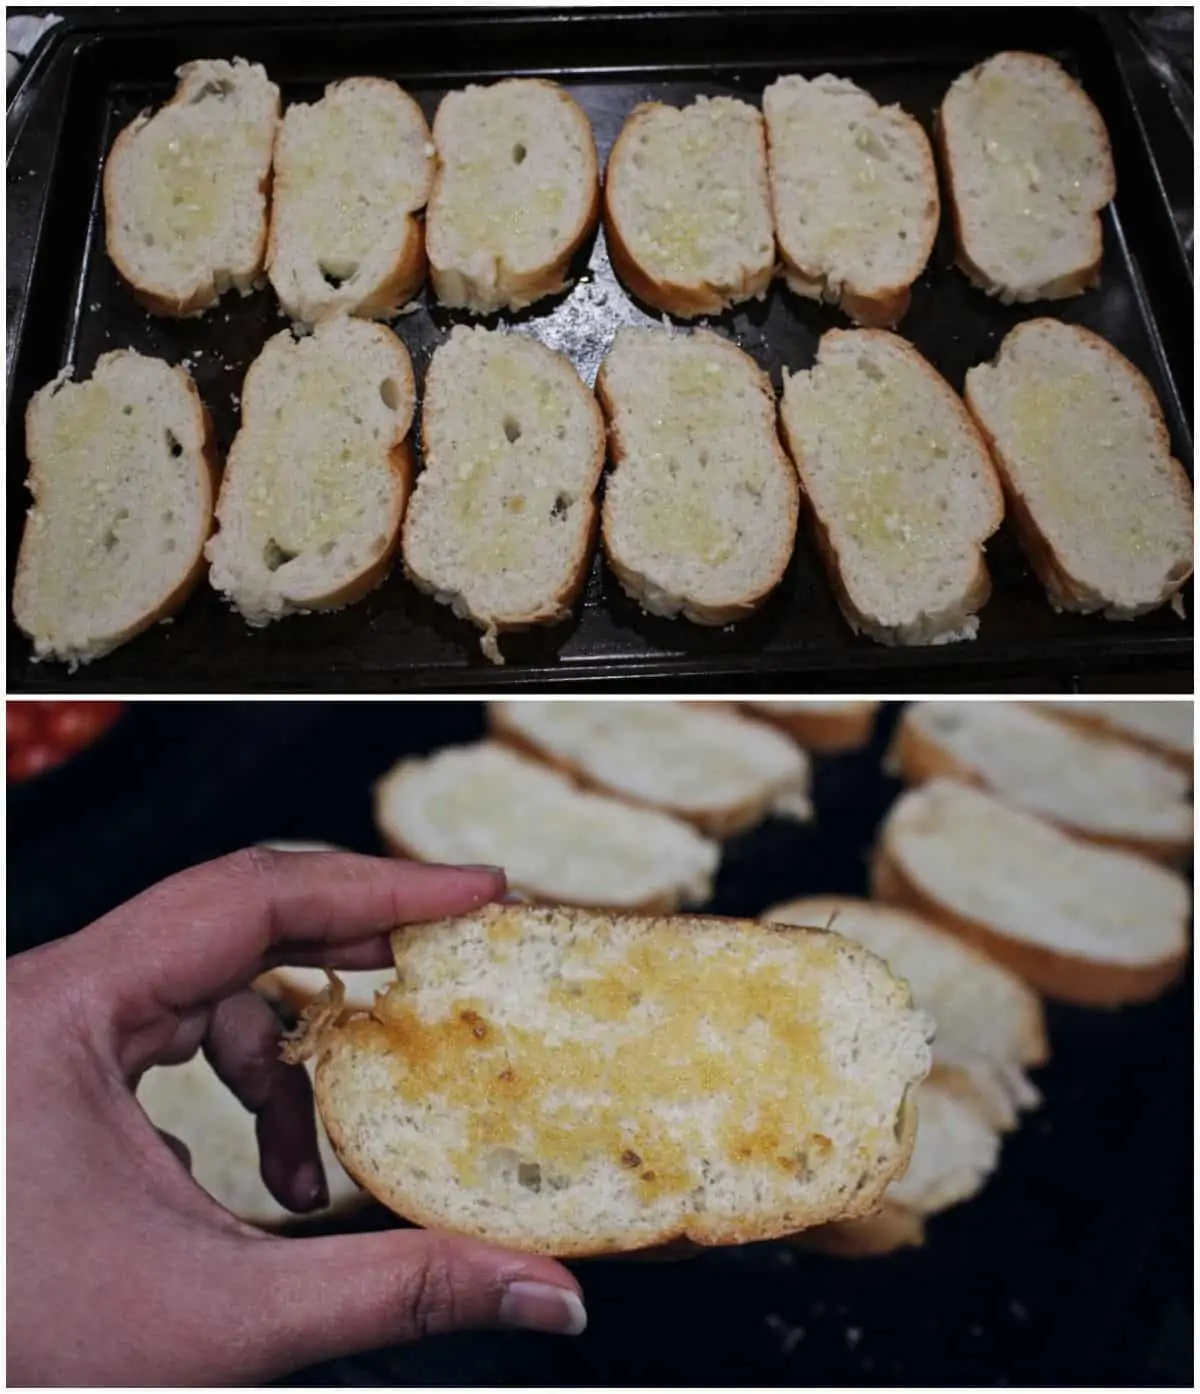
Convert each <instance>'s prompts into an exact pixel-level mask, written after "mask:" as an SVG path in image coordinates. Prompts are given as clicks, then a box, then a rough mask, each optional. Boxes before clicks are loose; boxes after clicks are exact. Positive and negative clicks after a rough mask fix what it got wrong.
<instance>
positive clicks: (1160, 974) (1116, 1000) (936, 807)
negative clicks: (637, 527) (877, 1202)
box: [873, 779, 1190, 1006]
mask: <svg viewBox="0 0 1200 1394" xmlns="http://www.w3.org/2000/svg"><path fill="white" fill-rule="evenodd" d="M873 889H874V894H875V895H876V896H877V897H878V898H879V899H880V900H884V901H888V902H890V903H891V904H894V905H900V906H904V907H906V908H908V909H911V910H913V911H915V912H916V913H918V914H921V915H925V916H927V917H928V918H930V919H933V920H934V921H935V922H936V923H938V924H940V925H942V926H944V927H945V928H947V929H949V930H952V931H953V932H954V933H955V934H958V935H961V936H962V937H963V938H964V939H966V940H967V941H968V942H969V943H973V944H974V945H976V947H978V948H981V949H983V950H984V952H985V953H988V954H990V955H991V956H992V957H993V958H995V959H996V960H997V961H998V962H1000V963H1002V964H1004V965H1005V966H1006V967H1008V968H1010V969H1012V971H1013V972H1015V973H1018V974H1020V976H1021V977H1023V978H1024V979H1025V981H1026V982H1027V983H1029V985H1030V986H1031V987H1033V988H1036V989H1037V991H1039V992H1041V993H1043V994H1044V995H1045V996H1047V997H1052V998H1056V999H1058V1000H1060V1001H1064V1002H1077V1003H1080V1004H1081V1005H1084V1006H1119V1005H1120V1004H1122V1003H1125V1002H1141V1001H1146V1000H1148V999H1150V998H1152V997H1157V996H1158V995H1159V994H1160V993H1162V992H1163V991H1165V989H1166V988H1167V987H1169V986H1170V985H1171V984H1172V983H1173V982H1174V981H1175V979H1176V978H1178V976H1179V975H1180V973H1181V972H1182V971H1183V968H1184V965H1185V964H1186V962H1187V954H1188V918H1189V910H1190V905H1189V900H1190V897H1189V893H1188V888H1187V885H1186V883H1185V882H1184V880H1183V878H1182V877H1180V876H1177V875H1176V874H1175V873H1174V872H1172V871H1168V870H1167V869H1166V868H1165V867H1161V866H1157V865H1155V863H1153V862H1149V861H1146V860H1145V859H1144V858H1142V857H1136V856H1132V855H1131V854H1129V853H1128V852H1117V851H1113V850H1111V849H1110V848H1102V847H1096V846H1093V845H1092V844H1091V843H1088V842H1082V841H1080V840H1079V839H1078V838H1074V837H1071V836H1069V835H1068V834H1067V833H1064V832H1060V831H1059V829H1058V828H1056V827H1054V826H1053V824H1051V823H1047V822H1045V821H1044V820H1043V819H1041V818H1038V817H1036V816H1035V815H1034V814H1032V813H1026V812H1025V811H1024V810H1022V809H1017V808H1012V807H1010V806H1009V805H1008V804H1005V803H1002V802H1001V801H1000V800H999V799H996V798H993V797H992V796H991V795H990V794H985V793H982V792H981V791H980V790H977V789H973V788H971V786H969V785H966V784H959V783H956V782H954V781H951V780H944V779H935V780H933V781H931V782H930V783H929V784H924V785H922V786H921V787H920V788H919V789H915V790H912V791H911V792H909V793H907V794H905V795H904V796H903V797H902V798H900V799H899V800H898V801H897V803H896V804H894V805H893V807H892V810H891V812H890V814H889V815H888V818H887V820H886V822H885V823H884V825H883V829H882V832H881V834H880V839H879V842H878V844H877V846H876V852H875V861H874V866H873Z"/></svg>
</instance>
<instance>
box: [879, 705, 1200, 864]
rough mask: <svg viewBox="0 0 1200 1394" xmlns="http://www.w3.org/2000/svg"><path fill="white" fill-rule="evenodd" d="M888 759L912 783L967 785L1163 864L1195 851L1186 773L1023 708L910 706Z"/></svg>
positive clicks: (1104, 738)
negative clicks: (940, 780) (942, 780)
mask: <svg viewBox="0 0 1200 1394" xmlns="http://www.w3.org/2000/svg"><path fill="white" fill-rule="evenodd" d="M888 758H889V763H890V764H892V765H893V766H894V768H895V770H896V772H897V773H898V774H899V775H900V776H901V778H903V779H904V780H905V781H906V782H907V783H909V784H919V783H922V782H923V781H925V780H927V779H933V778H935V777H936V776H938V775H946V776H948V777H949V778H951V779H965V780H967V781H968V782H970V783H974V784H979V785H981V786H983V787H984V788H987V789H991V790H992V791H993V792H994V793H996V794H998V795H999V796H1000V797H1001V798H1003V799H1007V800H1008V801H1009V802H1010V803H1013V804H1018V805H1019V806H1020V807H1022V808H1028V809H1029V810H1030V811H1031V812H1033V813H1039V814H1041V816H1042V817H1043V818H1048V819H1049V820H1050V821H1051V822H1053V823H1057V824H1058V825H1059V826H1060V827H1061V828H1064V829H1065V830H1066V831H1067V832H1073V833H1076V834H1077V835H1078V836H1080V837H1084V838H1087V839H1088V840H1089V841H1091V842H1100V843H1104V844H1107V845H1108V846H1111V847H1124V848H1125V849H1126V850H1127V851H1130V852H1141V853H1142V854H1143V855H1145V856H1149V857H1154V858H1155V859H1156V860H1159V861H1168V862H1169V861H1177V860H1178V859H1179V858H1181V857H1182V856H1183V855H1184V854H1185V853H1186V852H1187V850H1188V849H1189V848H1190V847H1191V845H1192V806H1191V800H1190V799H1189V797H1188V794H1189V783H1190V782H1189V780H1188V777H1187V776H1186V775H1185V774H1183V773H1182V772H1181V771H1179V770H1178V769H1176V768H1175V767H1174V766H1172V765H1170V764H1168V763H1167V761H1165V760H1160V759H1159V758H1158V757H1157V756H1156V755H1151V754H1150V753H1149V752H1146V751H1141V750H1134V749H1132V748H1130V747H1129V746H1128V745H1125V744H1123V743H1122V742H1120V741H1114V740H1110V739H1108V738H1106V737H1104V736H1101V735H1098V734H1095V733H1089V732H1085V731H1079V730H1074V729H1072V728H1071V727H1070V726H1068V725H1067V724H1066V723H1064V722H1062V721H1057V720H1055V718H1054V717H1053V716H1050V715H1043V714H1042V713H1041V712H1039V711H1036V710H1034V709H1033V708H1032V707H1029V706H1025V705H1023V704H1022V703H1020V702H917V703H914V704H913V705H912V706H910V707H909V708H908V709H907V710H906V711H905V713H904V716H903V717H902V718H901V721H900V724H899V726H898V727H897V729H896V735H895V738H894V740H893V743H892V749H891V752H890V753H889V757H888Z"/></svg>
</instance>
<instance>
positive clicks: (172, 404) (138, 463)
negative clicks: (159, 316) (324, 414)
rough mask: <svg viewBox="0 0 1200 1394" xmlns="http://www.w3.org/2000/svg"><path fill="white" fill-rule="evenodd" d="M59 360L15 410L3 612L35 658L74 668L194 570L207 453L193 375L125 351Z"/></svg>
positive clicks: (136, 630) (183, 586)
mask: <svg viewBox="0 0 1200 1394" xmlns="http://www.w3.org/2000/svg"><path fill="white" fill-rule="evenodd" d="M68 373H69V370H68V371H67V372H64V373H60V374H59V376H58V377H56V378H55V379H54V381H53V382H51V383H48V384H47V385H46V386H45V387H43V388H42V389H41V391H40V392H37V393H35V395H34V397H33V398H32V400H31V401H30V403H29V406H28V408H27V410H26V412H25V449H26V453H27V454H28V457H29V476H28V479H27V480H26V484H27V487H28V489H29V491H30V493H31V494H32V495H33V504H32V506H31V507H30V509H29V513H28V515H27V519H26V523H25V532H24V535H23V536H22V538H21V549H20V552H19V554H18V557H17V570H16V579H15V580H14V582H13V617H14V618H15V620H16V622H17V624H18V626H19V627H20V628H21V629H22V630H23V631H24V632H25V633H26V634H27V635H29V637H30V638H31V639H32V640H33V645H34V654H35V656H36V657H37V658H55V659H60V660H61V661H63V662H65V663H70V664H72V665H74V664H78V663H88V662H90V661H91V660H92V659H94V658H99V657H100V656H101V655H102V654H106V653H109V652H110V651H111V650H112V649H115V648H116V647H117V646H118V645H119V644H124V643H126V642H128V640H130V639H132V638H133V637H134V636H135V635H137V634H140V633H142V631H143V630H145V629H149V628H150V626H151V625H152V624H154V623H155V622H156V621H158V620H160V619H164V618H166V617H167V616H169V615H172V614H174V612H175V611H176V610H178V609H179V607H180V606H181V605H182V604H183V602H184V601H185V600H186V599H187V597H188V595H189V594H190V593H191V591H192V589H193V587H194V586H195V584H196V582H197V581H199V579H200V577H201V576H202V575H203V574H204V542H205V539H206V538H207V537H208V534H209V530H210V529H211V527H212V515H213V494H214V492H215V487H216V469H217V461H216V452H215V449H214V446H213V439H212V427H211V423H210V421H209V419H208V412H207V411H206V410H205V409H204V404H203V403H202V402H201V400H200V394H199V393H198V392H197V391H196V388H195V385H194V384H193V382H192V380H191V378H190V377H189V376H188V375H187V373H186V372H184V370H183V369H182V368H172V367H170V366H169V365H168V364H166V363H163V362H161V361H160V360H159V359H157V358H144V357H142V355H141V354H138V353H134V352H132V351H131V350H128V349H119V350H117V351H116V352H113V353H106V354H104V355H103V357H102V358H101V359H100V360H99V362H98V363H97V364H96V368H95V371H94V372H93V374H92V376H91V377H90V378H89V379H87V380H86V381H84V382H71V381H70V380H69V377H68Z"/></svg>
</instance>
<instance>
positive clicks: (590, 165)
mask: <svg viewBox="0 0 1200 1394" xmlns="http://www.w3.org/2000/svg"><path fill="white" fill-rule="evenodd" d="M511 83H521V84H522V85H529V84H531V83H536V84H537V85H538V86H539V87H544V88H547V89H548V90H549V91H551V92H553V93H554V95H555V97H556V98H557V99H558V100H559V101H561V102H563V103H564V104H565V105H566V108H567V110H568V112H569V113H570V119H571V120H572V121H573V122H574V123H575V124H576V126H577V127H578V129H579V130H580V131H581V132H582V131H586V132H587V136H588V139H587V142H586V148H585V155H586V158H587V175H586V177H587V180H588V184H589V186H590V189H591V197H590V199H589V202H588V207H587V211H586V212H585V213H584V215H583V216H582V217H581V218H580V219H579V220H578V221H577V222H576V224H575V226H574V227H573V228H572V229H571V231H570V232H569V233H568V234H566V235H565V236H564V237H563V238H562V240H561V243H560V250H559V251H558V252H557V253H556V254H555V256H554V257H553V259H552V260H550V261H548V262H544V263H542V264H541V265H540V266H536V267H534V268H533V269H532V270H530V271H525V272H513V271H508V270H503V271H502V272H501V274H500V276H499V277H498V280H497V285H496V288H495V291H488V290H486V289H485V288H484V287H483V286H481V285H480V284H479V283H478V282H477V281H476V280H475V279H474V278H472V277H471V276H469V275H467V273H466V272H465V271H463V270H461V269H460V268H459V267H455V266H450V265H446V264H444V263H442V262H439V260H438V254H437V252H436V251H435V249H434V246H433V243H434V242H435V241H436V228H435V226H434V225H435V224H436V222H437V220H438V218H439V217H440V216H441V207H440V200H441V193H442V182H443V169H444V163H443V160H442V156H441V139H442V136H441V135H440V133H439V122H440V121H441V119H442V108H441V106H439V107H438V110H437V114H436V115H435V116H434V118H433V143H434V146H435V147H436V148H437V151H438V154H437V157H436V166H435V170H434V176H433V188H432V189H431V191H430V194H429V203H428V204H427V205H426V207H427V214H426V235H425V251H426V254H427V256H428V259H429V281H430V284H431V285H432V287H433V293H434V295H435V296H436V297H437V299H438V300H440V301H441V303H442V304H443V305H448V306H450V307H451V308H454V309H462V310H466V311H467V312H468V313H470V314H474V315H490V314H494V313H496V311H498V310H501V311H502V310H523V309H524V308H525V307H526V306H528V305H532V304H534V303H535V302H537V301H538V300H543V299H545V298H546V296H548V295H557V294H558V293H559V291H561V290H564V289H566V285H567V271H568V269H569V268H570V265H571V261H572V259H573V258H574V256H575V254H576V252H578V251H579V249H580V247H582V246H583V244H584V243H585V242H586V241H587V239H588V237H589V236H590V235H591V233H592V230H593V229H594V228H595V226H596V222H597V220H598V218H599V215H600V166H599V162H598V160H597V158H596V138H595V135H594V133H593V131H592V123H591V122H590V121H589V120H588V116H587V113H586V112H585V111H584V109H583V108H582V107H581V106H580V105H579V103H578V102H577V101H576V100H575V99H574V97H572V96H571V95H570V93H569V92H567V91H565V90H564V89H563V88H562V87H560V86H559V84H558V83H557V82H551V81H550V80H549V79H548V78H505V79H504V80H503V81H502V82H499V83H494V84H493V86H495V87H501V86H505V85H507V84H511ZM496 260H497V265H499V264H500V258H499V257H497V258H496Z"/></svg>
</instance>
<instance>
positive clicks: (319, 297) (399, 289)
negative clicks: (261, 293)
mask: <svg viewBox="0 0 1200 1394" xmlns="http://www.w3.org/2000/svg"><path fill="white" fill-rule="evenodd" d="M433 154H434V151H433V140H432V137H431V136H430V133H429V126H428V125H427V124H426V121H425V117H424V115H423V114H422V112H421V108H420V107H419V106H418V105H417V104H416V102H415V101H413V99H412V98H411V97H410V96H409V95H408V93H407V92H405V91H403V90H402V89H401V88H399V87H397V85H396V84H395V83H394V82H388V81H386V80H385V79H384V78H379V77H352V78H347V79H345V80H344V81H342V82H332V83H330V84H329V86H328V87H326V89H325V95H324V96H323V97H322V98H321V100H320V101H319V102H314V103H313V104H312V105H306V104H305V103H303V102H297V103H296V104H295V105H293V106H290V107H288V109H287V113H286V114H285V116H284V118H283V124H282V125H281V126H280V128H279V139H278V141H277V143H276V147H275V183H274V189H273V194H272V207H271V235H270V240H269V242H268V245H267V274H268V275H269V276H270V278H271V285H272V286H273V287H274V288H275V294H276V295H278V297H279V303H280V304H281V305H282V306H283V310H284V313H285V314H287V315H290V316H291V317H292V319H294V320H297V321H299V322H301V323H305V324H319V323H320V322H321V321H322V320H325V319H330V318H332V317H333V316H334V315H341V314H350V315H361V316H362V317H363V318H364V319H389V318H390V317H391V316H392V315H394V314H396V313H397V312H398V311H399V310H400V308H401V307H402V306H403V305H405V304H407V303H408V301H409V300H411V299H412V297H413V296H414V295H416V293H417V291H418V290H420V288H421V282H422V281H423V280H424V279H425V245H424V238H423V236H422V228H421V220H420V218H419V216H418V214H419V213H420V211H421V209H423V208H424V207H425V202H426V200H427V199H428V197H429V190H430V188H431V186H432V184H433V167H434V159H433Z"/></svg>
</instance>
